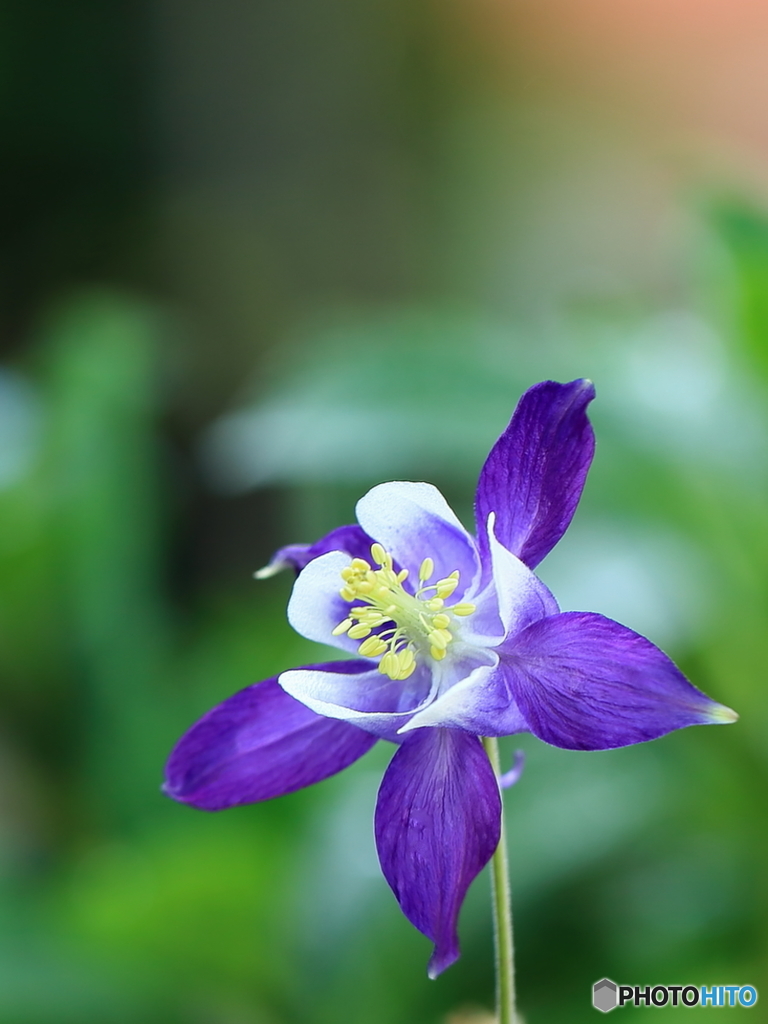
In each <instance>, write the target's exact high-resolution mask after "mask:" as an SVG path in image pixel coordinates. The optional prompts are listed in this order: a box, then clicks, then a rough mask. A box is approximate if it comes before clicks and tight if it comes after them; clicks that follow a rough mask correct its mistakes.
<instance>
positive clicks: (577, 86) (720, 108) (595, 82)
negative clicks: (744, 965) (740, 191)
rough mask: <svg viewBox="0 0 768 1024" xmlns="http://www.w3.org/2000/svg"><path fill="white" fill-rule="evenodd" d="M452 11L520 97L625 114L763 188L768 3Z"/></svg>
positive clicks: (655, 2)
mask: <svg viewBox="0 0 768 1024" xmlns="http://www.w3.org/2000/svg"><path fill="white" fill-rule="evenodd" d="M457 13H458V16H459V17H460V19H461V20H462V22H463V23H464V25H465V26H466V25H471V26H472V27H473V29H474V31H475V32H476V33H477V35H478V37H479V38H480V39H481V40H482V43H483V45H484V47H485V48H486V52H487V54H488V56H489V57H490V58H491V59H492V60H493V63H494V66H495V67H496V69H497V70H498V71H499V72H500V73H501V75H502V77H504V76H506V77H508V79H509V81H510V83H514V85H515V88H516V90H517V91H519V92H520V94H521V96H524V97H526V98H529V99H530V98H532V97H533V96H535V95H544V96H550V97H553V96H558V95H559V96H561V97H563V98H567V101H568V102H575V103H579V102H581V103H583V104H585V105H589V106H592V105H594V106H596V107H597V108H598V109H602V110H604V111H605V112H606V113H613V114H614V116H615V115H616V114H621V115H622V116H623V117H624V118H626V119H627V121H628V122H630V123H631V124H633V126H637V127H639V128H640V130H642V131H644V132H647V133H648V134H650V135H651V136H653V135H656V137H657V138H658V139H659V141H661V140H662V139H664V140H666V142H667V144H668V145H673V146H674V148H675V149H678V150H680V149H683V150H685V149H687V150H689V151H694V152H697V153H698V154H699V155H700V156H702V157H707V156H708V157H709V158H710V159H712V158H713V157H714V159H716V160H724V161H725V162H726V164H731V163H732V164H735V165H736V166H738V167H739V168H740V169H741V170H742V172H746V173H749V172H750V169H751V171H752V173H754V175H755V178H756V179H757V180H761V179H764V178H765V176H766V172H765V167H764V166H763V165H764V162H765V160H766V158H768V119H766V116H765V112H766V107H767V105H768V62H767V60H766V57H767V52H766V46H767V43H768V4H766V3H764V2H761V0H646V2H642V3H639V2H614V0H521V2H519V3H510V2H509V0H481V2H480V3H479V4H478V3H466V2H464V0H458V3H457Z"/></svg>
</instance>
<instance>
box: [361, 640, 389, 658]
mask: <svg viewBox="0 0 768 1024" xmlns="http://www.w3.org/2000/svg"><path fill="white" fill-rule="evenodd" d="M386 650H387V645H386V644H385V643H384V641H383V640H381V639H380V638H379V637H377V636H369V637H368V639H367V640H363V642H362V643H361V644H360V646H359V647H358V649H357V653H358V654H361V655H362V656H363V657H364V658H375V657H376V656H377V655H379V654H383V653H384V652H385V651H386Z"/></svg>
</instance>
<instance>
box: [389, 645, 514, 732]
mask: <svg viewBox="0 0 768 1024" xmlns="http://www.w3.org/2000/svg"><path fill="white" fill-rule="evenodd" d="M451 647H452V648H453V649H451V650H449V653H448V656H447V657H446V658H445V660H444V661H441V662H439V663H438V664H437V665H436V666H435V669H434V670H433V671H434V672H435V675H436V677H437V679H438V685H437V687H436V693H435V698H434V699H433V700H432V701H431V702H430V703H428V704H427V705H426V706H425V707H424V708H423V709H422V710H420V711H417V712H416V714H414V716H413V717H412V718H411V719H409V721H407V722H406V723H405V724H403V725H402V726H401V728H400V734H401V738H402V735H403V734H406V733H409V732H411V731H412V730H414V729H422V728H425V727H431V728H434V727H444V728H449V729H462V730H464V731H465V732H469V733H471V734H472V735H473V736H509V735H511V734H512V733H516V732H527V731H528V724H527V723H526V721H525V718H524V717H523V715H522V713H521V711H520V709H519V708H518V706H517V704H516V703H515V701H514V699H513V697H512V694H511V692H510V689H509V684H508V681H507V677H506V675H505V673H504V672H502V671H500V670H499V659H498V655H497V654H496V652H495V651H493V650H490V649H486V650H483V649H482V648H477V647H469V646H467V645H465V644H461V643H458V644H455V645H451Z"/></svg>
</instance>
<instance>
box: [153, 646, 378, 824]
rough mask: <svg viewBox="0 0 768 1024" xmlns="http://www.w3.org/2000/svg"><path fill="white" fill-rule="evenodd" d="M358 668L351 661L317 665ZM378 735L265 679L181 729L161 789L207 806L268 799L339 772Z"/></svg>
mask: <svg viewBox="0 0 768 1024" xmlns="http://www.w3.org/2000/svg"><path fill="white" fill-rule="evenodd" d="M359 668H360V664H359V662H358V663H356V662H354V661H349V662H330V663H328V664H327V665H325V666H315V667H314V670H315V671H318V672H320V671H333V672H334V673H343V672H354V671H359ZM375 742H376V737H375V736H372V735H370V734H369V733H366V732H363V730H362V729H358V728H357V727H356V726H354V725H349V724H347V723H346V722H338V721H334V720H332V719H330V718H324V717H322V716H321V715H317V714H315V713H314V711H311V710H310V709H309V708H308V707H305V705H304V704H301V703H299V701H297V700H294V699H293V697H291V696H289V694H287V693H286V692H285V690H283V689H282V687H281V686H279V685H278V682H277V679H275V678H272V679H267V680H265V681H264V682H263V683H256V684H255V685H253V686H248V687H246V688H245V689H244V690H240V691H239V692H238V693H236V694H234V695H233V696H232V697H229V698H228V699H227V700H225V701H224V702H223V703H222V704H219V705H218V706H217V707H215V708H213V709H212V710H211V711H209V712H208V713H207V714H206V715H204V717H203V718H201V719H200V721H199V722H196V723H195V725H193V726H192V727H191V728H190V729H189V730H188V731H187V732H186V733H185V734H184V735H183V736H182V737H181V739H180V740H179V742H178V743H177V744H176V746H175V747H174V749H173V751H172V753H171V756H170V758H169V760H168V764H167V767H166V776H165V778H166V781H165V784H164V786H163V791H164V792H165V793H166V794H167V795H168V796H170V797H172V798H173V799H174V800H178V801H180V802H181V803H186V804H191V805H192V806H193V807H197V808H200V809H201V810H205V811H220V810H224V809H225V808H227V807H235V806H237V805H239V804H250V803H255V802H256V801H259V800H270V799H271V798H272V797H276V796H282V795H283V794H285V793H292V792H293V791H294V790H297V789H302V788H303V787H304V786H309V785H312V783H315V782H319V781H320V780H321V779H325V778H327V777H328V776H329V775H335V774H336V772H340V771H341V770H342V769H343V768H346V767H347V766H348V765H350V764H352V762H353V761H356V760H357V759H358V758H359V757H362V755H363V754H365V753H366V751H368V750H369V749H370V748H371V747H372V746H373V744H374V743H375Z"/></svg>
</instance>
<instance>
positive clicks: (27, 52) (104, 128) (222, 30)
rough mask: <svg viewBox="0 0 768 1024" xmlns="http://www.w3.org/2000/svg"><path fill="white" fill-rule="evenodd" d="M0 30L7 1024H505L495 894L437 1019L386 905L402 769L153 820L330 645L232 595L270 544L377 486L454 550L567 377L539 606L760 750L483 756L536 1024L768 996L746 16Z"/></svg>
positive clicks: (103, 10) (613, 9)
mask: <svg viewBox="0 0 768 1024" xmlns="http://www.w3.org/2000/svg"><path fill="white" fill-rule="evenodd" d="M0 24H2V32H0V38H1V39H2V50H3V60H2V73H1V74H0V104H2V118H3V122H2V139H3V149H4V160H3V168H4V169H3V172H2V174H3V209H4V214H5V216H4V229H3V232H2V240H1V243H0V244H1V246H2V256H1V262H0V296H1V300H2V301H1V304H0V332H1V334H0V344H1V345H2V355H1V361H0V693H1V694H2V709H3V710H2V720H1V721H0V903H1V905H2V912H1V913H0V1022H1V1024H70V1022H72V1024H75V1022H77V1024H86V1022H91V1021H93V1022H99V1024H112V1022H114V1024H155V1022H157V1024H337V1022H340V1021H343V1022H347V1024H385V1022H386V1024H391V1022H398V1024H411V1022H412V1024H417V1022H418V1024H428V1022H434V1024H438V1022H445V1021H449V1020H450V1021H451V1022H458V1021H459V1020H462V1019H465V1016H463V1015H466V1014H469V1013H470V1011H471V1009H472V1008H473V1007H474V1008H476V1009H479V1010H482V1009H483V1008H486V1009H487V1008H490V1006H491V1004H492V999H493V978H492V951H491V925H490V914H489V907H488V891H487V890H488V879H487V877H486V876H485V875H483V876H482V877H481V878H479V879H478V881H477V882H476V883H475V885H474V887H473V889H472V891H471V893H470V896H469V898H468V900H467V903H466V906H465V908H464V911H463V915H462V921H461V936H462V942H463V950H464V952H463V957H462V959H461V960H460V961H459V963H458V964H457V965H456V966H455V967H453V968H452V969H451V970H450V971H448V972H447V974H445V975H444V976H443V977H441V978H440V979H439V980H438V981H437V982H435V983H432V982H429V981H428V980H427V978H426V973H425V967H426V961H427V958H428V955H429V948H430V947H429V943H428V942H427V941H426V939H424V938H423V937H422V936H420V935H418V934H417V933H416V932H415V931H414V930H413V929H412V928H411V927H410V926H409V925H408V924H407V922H406V921H405V920H404V918H403V917H402V916H401V914H400V912H399V910H398V908H397V905H396V903H395V901H394V899H393V898H392V896H391V894H390V892H389V890H388V889H387V886H386V884H385V882H384V880H383V878H382V877H381V875H380V872H379V870H378V866H377V862H376V857H375V851H374V847H373V839H372V825H371V822H372V812H373V806H374V802H375V794H376V788H377V785H378V780H379V778H380V776H381V772H382V770H383V767H384V766H385V764H386V761H387V759H388V756H389V751H388V750H387V749H385V748H384V745H379V746H378V747H377V748H375V749H374V751H372V752H371V753H370V754H369V755H368V756H367V757H366V758H364V759H363V760H362V761H361V762H359V763H358V764H356V765H355V766H354V767H353V768H351V769H349V770H348V771H346V772H345V773H343V774H342V775H341V776H338V777H336V778H334V779H332V780H329V781H327V782H325V783H322V784H321V785H319V786H317V787H315V788H314V789H312V790H309V791H305V792H302V793H297V794H294V795H292V796H290V797H286V798H284V799H282V800H279V801H274V802H271V803H269V804H265V805H261V806H254V807H247V808H240V809H236V810H232V811H228V812H226V813H223V814H219V815H206V814H203V813H199V812H195V811H192V810H190V809H189V808H186V807H181V806H177V805H175V804H173V803H172V802H170V801H168V800H166V799H165V798H163V797H162V796H161V795H160V792H159V784H160V781H161V777H162V767H163V763H164V760H165V757H166V756H167V752H168V751H169V749H170V747H171V746H172V744H173V742H174V741H175V740H176V738H177V737H178V736H179V735H180V733H181V732H182V731H183V730H184V729H185V728H186V727H187V726H188V725H189V724H191V722H193V721H194V720H195V719H196V718H197V717H198V716H199V715H200V714H201V713H202V712H204V711H205V710H206V709H207V708H209V707H210V706H211V705H212V704H213V703H215V702H217V701H219V700H221V699H223V698H224V697H226V696H228V695H229V694H230V693H232V692H234V691H235V690H236V689H239V688H241V687H242V686H245V685H247V684H249V683H251V682H253V681H255V680H258V679H260V678H263V677H265V676H267V675H269V674H271V673H275V672H277V671H279V670H281V669H282V668H286V667H290V666H292V665H296V664H301V663H302V662H304V661H307V660H316V659H317V657H318V652H317V651H316V650H315V649H314V648H313V645H311V644H309V643H308V642H305V641H303V640H302V639H300V638H297V637H296V636H294V635H293V634H292V633H291V631H290V629H289V627H288V625H287V623H286V621H285V614H284V609H285V602H286V600H287V597H288V594H289V590H290V580H289V579H287V578H283V577H280V578H276V579H274V580H270V581H267V582H264V583H259V584H257V583H255V582H254V581H253V580H252V575H251V574H252V572H253V571H254V570H255V569H257V568H259V566H261V565H263V564H264V563H265V562H266V561H267V560H268V558H269V556H270V554H271V552H272V551H273V550H274V548H276V547H277V546H279V545H281V544H285V543H289V542H293V541H311V540H314V539H315V538H316V537H318V536H319V535H321V534H322V533H323V532H325V531H327V530H328V529H330V528H332V527H333V526H336V525H338V524H340V523H342V522H348V521H350V520H352V518H353V509H354V502H355V500H356V498H357V497H358V496H360V495H361V494H362V493H363V492H364V491H365V490H366V489H367V488H368V487H369V486H371V485H372V484H374V483H376V482H379V481H381V480H382V479H387V478H404V479H427V480H430V481H432V482H434V483H435V484H437V485H438V486H440V487H441V489H443V491H444V493H445V494H446V495H447V496H448V498H449V500H450V501H451V502H452V504H453V505H454V507H455V508H456V509H457V510H458V511H459V513H460V514H461V515H463V516H464V517H465V520H467V517H468V516H469V514H470V511H471V500H472V494H473V488H474V484H475V480H476V477H477V473H478V471H479V468H480V465H481V464H482V460H483V458H484V456H485V454H486V453H487V451H488V449H489V446H490V445H491V443H492V442H493V440H494V439H495V437H496V436H497V435H498V433H499V432H500V431H501V430H502V429H503V427H504V426H505V425H506V422H507V421H508V418H509V416H510V414H511V412H512V409H513V407H514V405H515V403H516V401H517V398H518V397H519V395H520V394H521V392H522V391H523V390H524V389H525V388H526V387H528V386H529V385H530V384H532V383H534V382H535V381H537V380H541V379H544V378H554V379H558V380H568V379H572V378H573V377H576V376H589V377H591V378H593V379H594V381H595V383H596V385H597V391H598V399H597V401H596V402H595V404H594V416H593V419H594V423H595V427H596V431H597V436H598V450H597V457H596V461H595V465H594V469H593V472H592V474H591V476H590V480H589V483H588V486H587V489H586V493H585V497H584V499H583V502H582V505H581V508H580V510H579V513H578V515H577V517H576V520H575V522H574V524H573V527H572V528H571V530H570V531H569V533H568V534H567V536H566V538H565V539H564V540H563V542H562V543H561V545H560V547H559V548H558V549H556V551H555V552H553V554H552V555H551V556H550V557H549V558H548V559H547V560H546V561H545V563H544V564H543V565H542V567H541V575H542V576H543V578H544V579H545V581H546V582H547V583H548V584H549V585H550V586H551V587H552V589H553V590H554V591H555V593H556V595H557V596H558V597H559V599H560V602H561V605H562V607H564V608H566V609H587V610H595V611H600V612H603V613H605V614H608V615H611V616H612V617H615V618H617V619H619V620H621V621H623V622H625V623H627V624H628V625H630V626H632V627H634V628H635V629H638V630H640V631H641V632H645V633H647V634H648V635H649V636H651V638H652V639H654V640H655V641H657V642H658V643H660V644H661V645H663V646H664V647H665V649H667V650H668V651H669V652H670V654H672V655H673V656H674V657H675V658H676V659H677V660H678V662H679V663H680V664H681V666H682V667H683V668H684V669H685V670H686V671H687V673H688V674H689V675H690V677H691V678H692V679H693V680H694V682H695V683H696V684H697V685H699V686H700V687H701V688H702V689H704V690H705V691H707V692H708V693H709V694H710V695H711V696H712V697H714V698H715V699H717V700H719V701H721V702H723V703H725V704H728V705H730V706H732V707H734V708H736V709H737V710H738V711H739V712H740V714H741V721H740V722H739V723H738V724H737V725H735V726H732V727H729V728H727V729H691V730H687V731H684V732H681V733H677V734H674V735H670V736H668V737H666V738H664V739H662V740H659V741H657V742H654V743H652V744H650V745H645V746H641V747H636V748H630V749H626V750H619V751H613V752H606V753H594V754H585V753H571V752H567V751H561V750H557V749H554V748H548V747H546V746H544V745H543V744H541V743H538V742H536V741H534V740H532V739H530V738H529V737H522V738H515V739H514V740H510V741H509V742H508V743H506V746H505V750H504V755H505V758H506V760H507V763H509V761H510V760H511V757H512V752H513V750H514V749H515V747H518V746H520V747H524V748H525V750H526V752H527V755H528V764H527V768H526V772H525V774H524V777H523V779H522V781H521V783H520V784H519V785H518V786H517V787H516V788H515V789H513V790H512V791H510V792H509V793H508V794H507V798H506V806H507V828H508V831H509V838H510V844H511V860H512V866H511V871H512V881H513V889H514V895H515V909H516V928H517V942H518V971H519V988H520V1002H521V1006H522V1008H523V1010H524V1013H525V1017H526V1021H527V1022H528V1024H561V1022H563V1021H566V1020H567V1021H569V1022H573V1024H578V1022H580V1021H587V1020H592V1019H594V1014H595V1012H596V1011H594V1010H593V1009H592V1008H591V1006H590V994H591V985H592V983H593V982H594V981H595V980H597V979H598V978H601V977H603V976H606V975H607V976H609V977H611V978H613V979H614V980H616V981H618V982H619V983H622V984H641V985H644V984H647V983H650V984H664V983H667V984H677V983H684V984H689V983H690V984H696V985H701V984H707V985H711V984H753V985H755V986H757V987H758V989H761V991H762V992H763V993H765V996H766V997H767V998H768V974H767V971H766V965H767V964H768V955H767V954H768V868H767V866H766V865H767V863H768V858H766V845H767V843H768V817H767V813H766V807H767V806H768V803H767V802H766V781H768V753H767V751H768V744H767V743H766V737H767V736H768V704H767V703H766V700H765V688H766V679H765V674H766V673H765V665H766V660H767V658H768V631H767V630H766V611H767V610H768V582H767V581H768V444H767V442H768V217H767V216H766V213H765V210H766V208H767V206H768V204H767V202H766V198H767V197H768V131H767V130H766V127H765V123H764V121H765V119H764V114H763V112H764V110H765V106H766V103H767V102H768V72H766V70H765V62H764V55H763V53H762V49H761V48H760V46H758V45H756V44H757V43H759V41H760V40H761V39H762V40H764V38H765V31H766V30H767V29H768V10H766V9H763V8H761V7H760V6H759V5H754V4H751V3H748V2H747V0H737V2H732V3H729V4H728V5H727V7H726V5H725V4H724V3H719V2H718V0H709V2H708V3H704V4H697V5H692V4H689V3H688V2H687V0H655V2H654V3H652V4H648V5H637V9H636V10H635V9H631V10H630V9H623V8H621V7H620V5H619V7H617V6H616V5H612V4H610V3H608V0H583V2H577V0H541V2H540V3H538V4H535V5H534V4H528V3H520V4H519V5H517V6H513V5H503V4H500V3H498V2H496V0H478V2H477V3H469V2H468V0H451V2H450V3H447V4H436V3H432V2H430V0H415V2H407V3H406V2H404V0H287V2H285V0H282V2H278V0H223V2H220V3H212V2H211V0H208V2H206V0H184V2H181V0H143V2H139V0H124V2H120V3H111V4H104V3H100V2H98V0H76V2H71V3H66V4H65V3H62V2H58V3H57V2H55V0H3V3H2V6H1V7H0ZM467 521H468V520H467ZM320 654H321V656H322V652H320ZM623 1012H624V1013H625V1014H632V1013H635V1014H642V1013H648V1012H653V1014H654V1019H655V1020H658V1021H665V1020H667V1019H670V1020H671V1019H673V1015H674V1014H675V1013H679V1012H681V1011H677V1010H674V1009H671V1008H667V1009H655V1010H653V1011H646V1010H631V1009H625V1010H624V1011H623ZM701 1012H702V1011H701V1010H689V1011H687V1013H688V1015H689V1016H690V1017H691V1018H692V1019H697V1018H698V1015H700V1013H701ZM752 1012H753V1019H755V1020H768V1017H765V1016H764V1013H765V1011H764V1010H762V1009H761V1006H760V1004H758V1006H757V1008H756V1009H755V1010H753V1011H752Z"/></svg>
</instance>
